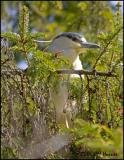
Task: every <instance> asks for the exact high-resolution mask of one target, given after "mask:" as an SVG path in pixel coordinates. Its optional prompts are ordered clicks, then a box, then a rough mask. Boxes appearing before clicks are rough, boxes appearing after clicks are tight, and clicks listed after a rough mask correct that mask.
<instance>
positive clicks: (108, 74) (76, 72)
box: [56, 69, 117, 77]
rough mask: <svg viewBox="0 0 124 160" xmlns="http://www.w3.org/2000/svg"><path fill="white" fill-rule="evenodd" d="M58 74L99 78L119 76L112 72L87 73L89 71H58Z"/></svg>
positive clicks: (93, 71)
mask: <svg viewBox="0 0 124 160" xmlns="http://www.w3.org/2000/svg"><path fill="white" fill-rule="evenodd" d="M56 72H57V73H58V74H79V75H82V74H84V75H96V76H97V75H98V76H107V77H116V76H117V75H116V74H114V73H112V72H100V71H96V70H92V71H87V70H71V69H60V70H57V71H56Z"/></svg>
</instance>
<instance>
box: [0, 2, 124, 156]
mask: <svg viewBox="0 0 124 160" xmlns="http://www.w3.org/2000/svg"><path fill="white" fill-rule="evenodd" d="M1 23H2V31H3V32H2V35H1V55H2V56H1V62H2V63H1V64H2V71H1V74H2V78H1V83H2V88H1V96H2V103H1V104H2V108H1V111H2V149H1V153H2V159H8V158H22V152H21V149H25V147H27V146H30V144H33V143H37V142H39V141H41V140H42V141H44V140H45V139H47V138H48V137H50V136H52V135H54V134H55V133H58V132H62V131H64V132H69V133H70V134H72V135H73V137H74V138H73V142H72V143H71V145H70V146H68V153H67V154H63V155H61V152H57V153H56V154H51V155H50V156H49V157H47V158H54V159H56V158H74V159H81V158H92V159H93V158H94V159H96V158H122V157H123V155H122V112H123V111H122V105H123V104H122V100H123V89H122V85H123V77H122V66H123V62H122V59H123V56H122V44H123V40H122V29H123V27H122V15H121V11H120V4H119V3H118V4H117V5H116V7H115V8H114V10H112V7H111V6H110V4H109V2H108V1H106V2H105V1H100V2H97V1H85V2H77V1H68V2H67V1H32V2H31V1H23V2H14V1H13V2H9V1H8V2H7V1H3V2H2V21H1ZM3 26H4V27H3ZM64 31H73V32H75V31H76V32H83V33H84V35H85V37H86V38H87V39H88V41H91V42H96V43H98V44H99V45H100V46H101V48H100V50H86V51H82V54H81V55H80V59H81V61H82V65H83V68H84V69H87V70H93V69H97V70H98V71H103V72H112V73H115V74H116V75H117V76H116V77H107V76H102V77H99V76H98V75H95V76H93V75H84V77H83V78H81V76H80V78H78V79H73V80H71V81H70V82H69V98H68V101H69V105H70V106H71V107H72V110H73V111H72V119H73V121H74V127H73V128H70V129H68V130H67V129H66V128H65V126H58V125H57V124H56V114H55V108H54V105H53V103H52V102H51V100H50V89H53V88H54V89H56V87H57V85H58V83H59V75H58V74H57V72H56V70H57V69H61V68H63V66H64V67H65V68H70V67H71V66H70V64H69V63H68V61H67V60H66V59H64V58H63V57H57V56H56V55H53V54H51V53H49V52H47V47H48V45H46V44H44V43H43V44H41V45H38V44H37V43H36V41H35V40H39V39H40V40H42V39H47V40H51V39H52V37H54V36H55V35H56V34H58V33H60V32H64ZM22 61H25V62H26V63H27V65H28V69H26V70H21V69H19V68H17V66H18V63H20V62H22ZM64 79H66V75H64V76H63V80H64ZM65 152H66V151H65ZM65 152H64V153H65Z"/></svg>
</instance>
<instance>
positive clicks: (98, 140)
mask: <svg viewBox="0 0 124 160" xmlns="http://www.w3.org/2000/svg"><path fill="white" fill-rule="evenodd" d="M69 131H70V132H71V133H72V134H73V135H74V137H75V141H74V144H73V147H76V150H75V152H74V153H75V154H77V153H78V154H77V155H75V156H76V157H73V158H89V157H92V158H115V157H116V158H117V159H118V158H122V157H123V154H122V152H123V149H122V134H123V133H122V129H121V128H118V129H116V130H115V129H109V128H107V127H106V126H104V125H99V124H92V123H88V122H86V121H83V120H82V119H77V120H75V127H74V129H69ZM117 135H118V138H117ZM72 149H73V148H72ZM83 152H84V153H85V155H84V153H83ZM74 153H73V154H74ZM86 153H87V154H86ZM73 156H74V155H73ZM81 156H82V157H81Z"/></svg>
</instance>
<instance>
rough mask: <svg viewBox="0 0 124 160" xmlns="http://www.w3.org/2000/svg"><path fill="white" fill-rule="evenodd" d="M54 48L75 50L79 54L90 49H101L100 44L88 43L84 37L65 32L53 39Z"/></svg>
mask: <svg viewBox="0 0 124 160" xmlns="http://www.w3.org/2000/svg"><path fill="white" fill-rule="evenodd" d="M52 43H53V47H55V48H57V47H58V49H59V48H60V49H63V50H66V49H72V50H73V49H74V50H76V51H77V54H79V53H80V52H79V51H81V50H83V49H88V48H100V46H99V45H98V44H95V43H90V42H87V41H86V39H85V38H84V36H83V35H80V34H79V33H75V32H65V33H62V34H59V35H58V36H56V37H55V38H54V39H53V42H52Z"/></svg>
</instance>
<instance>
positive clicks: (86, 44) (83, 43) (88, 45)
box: [81, 42, 100, 48]
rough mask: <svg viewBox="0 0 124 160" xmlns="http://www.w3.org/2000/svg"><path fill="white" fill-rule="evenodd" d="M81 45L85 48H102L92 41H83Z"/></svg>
mask: <svg viewBox="0 0 124 160" xmlns="http://www.w3.org/2000/svg"><path fill="white" fill-rule="evenodd" d="M81 45H82V47H83V48H100V46H99V45H98V44H95V43H90V42H82V44H81Z"/></svg>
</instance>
